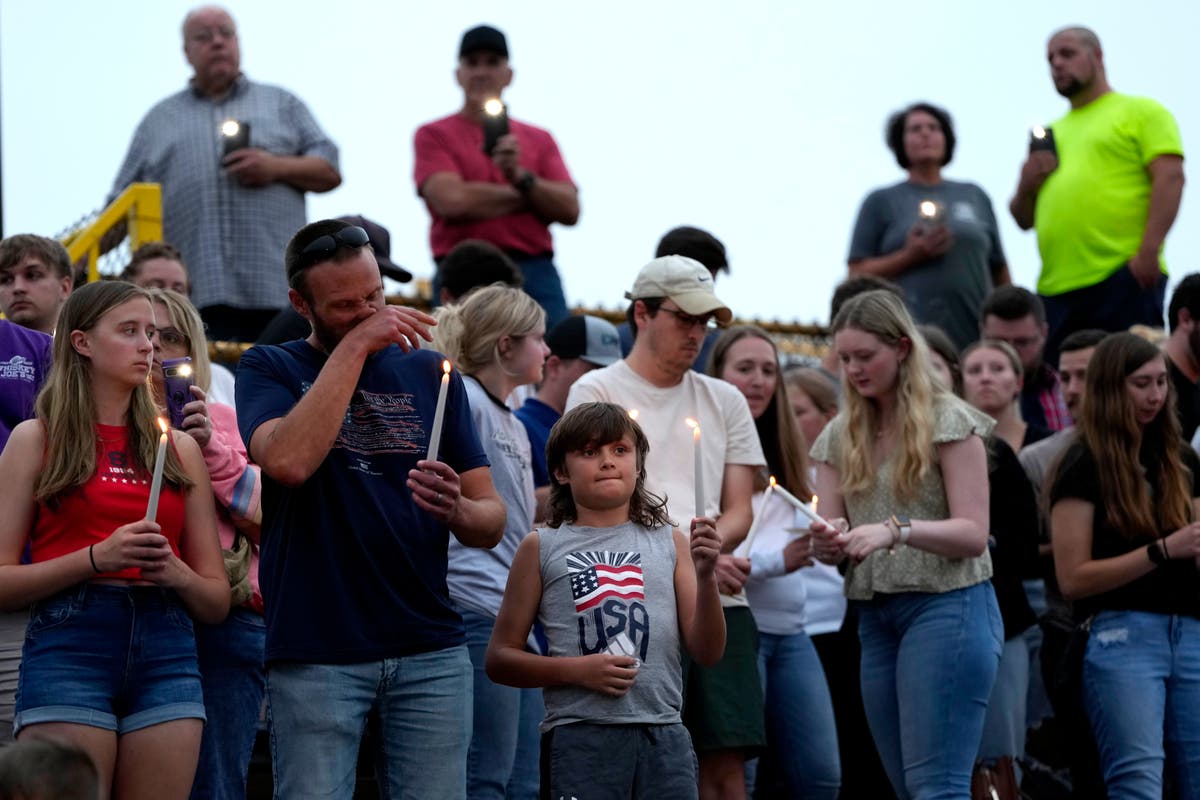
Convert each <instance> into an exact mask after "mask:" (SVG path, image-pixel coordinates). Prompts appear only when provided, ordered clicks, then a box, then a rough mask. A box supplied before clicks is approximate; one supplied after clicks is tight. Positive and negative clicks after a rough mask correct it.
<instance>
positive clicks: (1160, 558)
mask: <svg viewBox="0 0 1200 800" xmlns="http://www.w3.org/2000/svg"><path fill="white" fill-rule="evenodd" d="M1146 555H1148V556H1150V561H1151V562H1152V563H1153V564H1154V565H1155V566H1158V567H1161V566H1162V565H1163V564H1166V563H1167V553H1166V548H1165V547H1163V546H1162V542H1161V541H1158V542H1151V543H1150V544H1148V545H1146Z"/></svg>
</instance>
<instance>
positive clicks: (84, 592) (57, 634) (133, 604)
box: [13, 583, 205, 734]
mask: <svg viewBox="0 0 1200 800" xmlns="http://www.w3.org/2000/svg"><path fill="white" fill-rule="evenodd" d="M204 718H205V717H204V697H203V694H202V692H201V689H200V668H199V665H198V663H197V660H196V638H195V635H194V634H193V632H192V619H191V617H189V616H188V613H187V610H186V609H184V607H183V605H182V604H181V603H180V602H179V599H178V597H176V595H175V593H174V592H172V591H170V590H167V589H162V588H160V587H157V586H110V585H106V584H92V583H83V584H80V585H78V586H74V587H72V588H70V589H68V590H66V591H63V592H60V593H58V594H56V595H54V596H52V597H49V598H47V599H45V600H42V601H41V602H38V603H34V605H33V608H32V609H31V610H30V614H29V626H28V627H27V628H26V629H25V648H24V650H23V652H22V655H21V674H20V678H19V679H18V683H17V699H16V715H15V720H14V724H13V729H14V733H17V732H20V730H21V729H22V728H23V727H25V726H26V725H36V724H39V723H43V722H66V723H73V724H77V725H90V726H92V727H96V728H103V729H105V730H110V731H116V732H117V733H118V734H122V733H129V732H130V731H136V730H139V729H141V728H146V727H149V726H151V725H158V724H160V723H163V722H169V721H171V720H176V719H199V720H203V719H204Z"/></svg>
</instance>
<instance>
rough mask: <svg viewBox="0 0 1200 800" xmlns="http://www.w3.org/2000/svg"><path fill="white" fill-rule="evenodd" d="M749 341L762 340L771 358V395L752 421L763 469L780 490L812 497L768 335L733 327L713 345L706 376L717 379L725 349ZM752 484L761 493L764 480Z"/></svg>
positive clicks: (803, 451) (803, 449) (804, 447)
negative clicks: (773, 389) (773, 374)
mask: <svg viewBox="0 0 1200 800" xmlns="http://www.w3.org/2000/svg"><path fill="white" fill-rule="evenodd" d="M750 337H754V338H756V339H762V340H763V341H764V342H766V343H767V344H769V345H771V353H772V354H773V355H774V356H775V391H774V392H772V394H771V401H770V402H769V403H768V404H767V408H766V410H764V411H763V413H762V415H761V416H760V417H759V418H758V419H756V420H754V427H755V428H756V429H757V430H758V440H759V443H760V444H761V445H762V449H763V455H765V456H766V458H767V469H768V470H770V471H771V473H773V474H774V475H776V480H777V481H779V483H780V485H781V486H783V488H785V489H787V490H788V491H790V492H791V493H792V494H795V495H798V496H800V497H808V496H809V495H811V494H812V489H811V488H810V487H809V483H808V455H807V451H808V443H807V442H805V441H804V434H803V433H802V432H801V431H800V428H799V426H798V425H796V418H795V417H794V416H793V415H792V407H791V406H790V405H789V404H788V400H787V387H785V386H784V383H783V375H782V374H781V373H782V369H781V368H780V364H779V349H778V348H777V347H775V342H774V341H773V340H772V339H771V336H770V334H768V333H767V332H766V331H764V330H763V329H762V328H760V327H758V326H757V325H735V326H734V327H732V328H729V329H727V330H725V331H723V332H722V333H721V335H720V336H719V337H717V341H716V343H714V344H713V349H712V356H711V357H710V359H709V362H708V374H709V375H711V376H713V377H714V378H720V377H721V373H722V372H723V371H724V370H725V361H726V359H727V358H728V356H729V348H731V347H733V345H734V344H736V343H737V342H740V341H741V340H742V339H747V338H750ZM755 483H756V487H755V488H757V489H760V490H761V489H765V488H766V487H767V478H766V476H765V475H758V476H756V480H755Z"/></svg>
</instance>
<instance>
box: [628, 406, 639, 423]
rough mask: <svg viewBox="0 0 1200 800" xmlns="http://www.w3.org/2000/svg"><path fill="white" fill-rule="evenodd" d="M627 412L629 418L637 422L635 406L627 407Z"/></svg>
mask: <svg viewBox="0 0 1200 800" xmlns="http://www.w3.org/2000/svg"><path fill="white" fill-rule="evenodd" d="M628 414H629V418H630V419H631V420H633V421H634V422H637V418H638V410H637V409H636V408H631V409H629V411H628Z"/></svg>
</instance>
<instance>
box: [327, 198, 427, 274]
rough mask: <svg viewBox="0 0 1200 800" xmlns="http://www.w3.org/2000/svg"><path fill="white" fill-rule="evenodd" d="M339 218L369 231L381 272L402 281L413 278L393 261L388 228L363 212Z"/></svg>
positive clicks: (368, 234) (369, 238)
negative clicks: (368, 217) (365, 215)
mask: <svg viewBox="0 0 1200 800" xmlns="http://www.w3.org/2000/svg"><path fill="white" fill-rule="evenodd" d="M338 219H340V220H342V221H343V222H348V223H350V224H351V225H357V226H358V227H360V228H362V229H363V230H364V231H366V232H367V239H368V240H370V242H371V249H372V250H374V251H375V260H376V261H377V262H378V263H379V272H380V273H381V274H382V275H383V276H384V277H385V278H391V279H392V280H394V281H399V282H400V283H408V282H409V281H411V280H412V279H413V276H412V273H411V272H409V271H408V270H406V269H405V268H404V267H402V266H400V265H399V264H397V263H396V262H395V261H392V236H391V234H389V233H388V229H387V228H385V227H383V226H382V225H380V224H379V223H378V222H375V221H374V220H370V219H367V218H366V217H364V216H363V215H362V214H352V215H349V216H345V217H338Z"/></svg>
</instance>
